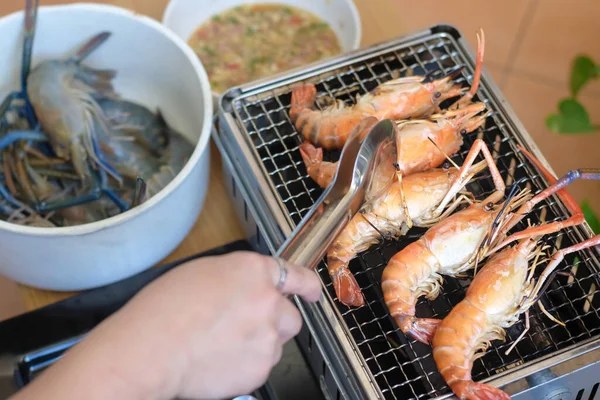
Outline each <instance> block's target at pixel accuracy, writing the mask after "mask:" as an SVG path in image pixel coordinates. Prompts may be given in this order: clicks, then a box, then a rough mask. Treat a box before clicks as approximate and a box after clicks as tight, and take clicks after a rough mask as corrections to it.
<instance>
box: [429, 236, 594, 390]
mask: <svg viewBox="0 0 600 400" xmlns="http://www.w3.org/2000/svg"><path fill="white" fill-rule="evenodd" d="M539 228H540V229H539V231H538V232H537V234H536V235H534V236H537V235H542V234H544V233H548V232H551V231H552V229H547V228H546V227H544V226H542V227H539ZM598 244H600V235H597V236H594V237H592V238H590V239H588V240H585V241H583V242H581V243H578V244H575V245H573V246H571V247H567V248H565V249H562V250H559V251H557V252H556V253H554V255H552V257H550V262H549V263H548V265H547V266H546V268H545V269H544V271H543V272H542V274H541V275H540V278H539V279H538V280H537V282H535V281H534V280H533V279H532V278H533V272H534V269H535V264H537V263H535V264H534V265H533V267H532V268H531V272H528V270H529V265H528V264H529V260H530V259H531V258H533V257H535V256H537V254H539V253H540V252H541V250H542V249H539V248H538V249H536V242H535V240H534V238H533V237H526V238H524V239H522V240H521V241H520V242H519V243H518V244H517V245H516V246H512V247H507V248H506V249H504V250H503V251H501V252H499V253H497V254H496V255H494V256H493V257H491V258H490V259H489V260H488V261H487V263H486V265H485V266H484V267H483V268H482V269H481V271H479V272H478V273H477V275H475V277H474V278H473V281H472V282H471V285H470V286H469V288H468V289H467V293H466V295H465V298H464V300H462V301H461V302H460V303H458V304H457V305H456V306H455V307H454V308H453V309H452V311H450V313H449V314H448V315H447V316H446V318H444V319H443V321H442V322H441V324H440V325H439V327H438V328H437V331H436V332H435V335H434V336H433V342H432V347H433V358H434V360H435V363H436V365H437V368H438V370H439V372H440V373H441V375H442V376H443V377H444V379H445V381H446V382H447V383H448V385H449V386H450V388H451V389H452V391H453V392H454V394H455V395H456V396H457V397H458V398H459V399H463V400H492V399H510V396H509V395H508V394H507V393H505V392H504V391H502V390H500V389H498V388H496V387H493V386H490V385H486V384H484V383H480V382H474V381H473V378H472V376H471V369H472V367H473V362H474V361H475V360H476V359H477V358H479V357H481V356H483V355H484V354H485V351H486V350H487V348H488V347H489V345H490V342H492V341H493V340H505V335H506V333H505V329H506V328H509V327H510V326H512V325H513V324H514V323H516V322H517V321H518V320H519V316H520V315H521V314H522V313H525V318H526V319H525V330H524V331H523V332H522V333H521V335H520V337H519V338H518V339H517V340H516V341H515V342H514V343H513V345H512V346H511V348H512V347H514V345H515V344H516V343H517V342H518V341H519V340H520V339H521V338H522V337H523V336H524V335H525V333H526V332H527V330H528V329H529V308H530V307H531V306H532V305H534V304H535V303H537V302H538V300H539V299H540V297H541V295H542V294H543V292H544V291H545V289H546V287H547V285H548V284H549V283H550V281H551V278H552V275H553V273H554V272H555V269H556V267H557V266H558V264H559V263H560V262H561V261H562V260H563V258H564V256H565V255H567V254H569V253H573V252H575V251H579V250H582V249H585V248H589V247H592V246H596V245H598ZM539 304H540V305H541V303H539ZM540 308H541V309H542V310H544V309H543V308H542V307H540ZM548 316H549V317H550V318H552V320H554V321H555V322H557V321H556V319H554V318H553V317H551V316H550V315H548ZM510 350H511V349H510V348H509V351H510Z"/></svg>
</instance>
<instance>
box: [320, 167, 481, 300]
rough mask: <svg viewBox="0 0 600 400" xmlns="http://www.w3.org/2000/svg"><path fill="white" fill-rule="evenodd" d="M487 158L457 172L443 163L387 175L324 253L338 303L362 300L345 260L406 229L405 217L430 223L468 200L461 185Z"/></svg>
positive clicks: (424, 225) (399, 234) (423, 225)
mask: <svg viewBox="0 0 600 400" xmlns="http://www.w3.org/2000/svg"><path fill="white" fill-rule="evenodd" d="M488 162H489V161H488V160H483V161H481V162H479V163H477V164H474V165H473V164H472V163H471V165H469V166H468V167H467V168H462V169H461V170H459V169H458V168H455V167H452V168H450V167H444V168H439V169H431V170H428V171H423V172H417V173H414V174H412V175H409V176H407V177H405V178H404V180H403V182H399V181H397V180H395V179H393V180H391V183H389V184H388V186H387V187H386V188H385V191H381V193H382V194H381V195H379V196H378V197H376V198H375V199H373V200H372V201H370V202H366V203H365V205H364V206H363V208H362V209H361V211H360V212H359V213H358V214H356V215H355V216H354V217H353V218H352V220H350V222H349V223H348V225H346V227H344V229H343V230H342V232H341V233H340V234H339V235H338V236H337V237H336V238H335V240H334V242H333V243H332V245H331V246H330V248H329V249H328V251H327V266H328V271H329V275H330V276H331V279H332V282H333V286H334V289H335V292H336V295H337V297H338V299H339V300H340V302H341V303H343V304H345V305H347V306H356V307H358V306H361V305H363V304H364V300H363V297H362V294H361V290H360V287H359V285H358V283H357V282H356V279H355V278H354V276H353V275H352V273H351V272H350V270H349V269H348V264H349V263H350V260H352V259H353V258H354V257H356V255H357V254H358V253H360V252H362V251H365V250H367V249H368V248H369V247H370V246H372V245H373V244H375V243H377V242H378V241H379V240H380V239H381V238H382V237H397V236H401V235H404V234H406V232H407V231H408V229H410V226H408V223H407V221H408V220H410V221H412V222H413V223H414V225H416V226H419V227H430V226H432V225H434V224H436V223H438V222H439V221H440V220H443V219H445V218H447V217H448V215H450V214H451V213H452V212H453V211H454V210H455V209H456V208H457V207H459V206H460V205H462V204H463V203H465V202H467V203H470V202H471V200H469V199H468V195H466V194H464V193H462V192H461V191H462V188H463V187H464V186H465V185H466V184H467V183H468V182H469V181H470V180H471V179H472V178H473V176H474V175H475V174H477V173H479V172H480V171H482V170H483V169H484V168H485V166H486V164H487V163H488ZM386 178H387V176H386ZM382 186H383V185H380V187H382ZM459 193H460V194H459ZM457 195H458V196H457Z"/></svg>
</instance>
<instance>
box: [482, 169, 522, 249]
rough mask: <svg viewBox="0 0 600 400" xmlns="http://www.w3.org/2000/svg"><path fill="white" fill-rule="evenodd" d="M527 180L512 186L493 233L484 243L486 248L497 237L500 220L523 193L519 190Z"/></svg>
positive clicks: (494, 223) (494, 225)
mask: <svg viewBox="0 0 600 400" xmlns="http://www.w3.org/2000/svg"><path fill="white" fill-rule="evenodd" d="M526 179H527V178H525V177H523V178H521V179H519V180H518V181H516V182H515V183H514V184H513V185H512V187H511V189H510V192H509V193H508V196H506V200H505V201H504V204H503V205H502V208H501V209H500V212H499V213H498V215H496V218H495V219H494V222H493V223H492V229H491V233H490V235H488V238H487V241H486V242H484V243H485V246H490V244H491V243H492V239H493V238H494V237H495V236H496V234H497V232H498V229H499V228H500V219H501V218H503V217H504V215H505V212H506V210H507V209H508V206H509V205H510V204H511V202H512V201H513V199H515V198H518V194H519V193H522V192H520V191H519V190H518V189H519V183H521V182H523V181H525V180H526ZM521 195H522V196H524V194H521Z"/></svg>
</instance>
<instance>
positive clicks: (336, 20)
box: [162, 0, 361, 104]
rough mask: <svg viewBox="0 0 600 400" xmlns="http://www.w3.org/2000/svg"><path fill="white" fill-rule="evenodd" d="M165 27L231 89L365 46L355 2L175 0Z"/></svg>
mask: <svg viewBox="0 0 600 400" xmlns="http://www.w3.org/2000/svg"><path fill="white" fill-rule="evenodd" d="M162 23H163V24H164V25H165V26H166V27H167V28H168V29H170V30H172V31H173V32H174V33H175V34H176V35H178V36H179V37H181V38H182V39H183V40H185V41H186V42H187V43H188V45H189V46H190V47H192V50H194V52H195V53H196V54H197V55H198V57H199V58H200V60H201V62H202V64H203V65H204V67H205V69H206V71H207V73H208V76H209V80H210V83H211V88H212V92H213V96H214V101H215V104H216V103H217V101H218V98H219V96H220V95H221V94H222V93H223V92H225V91H226V90H227V89H229V88H232V87H235V86H238V85H240V84H243V83H246V82H251V81H254V80H257V79H262V78H266V77H268V76H270V75H275V74H277V73H280V72H283V71H286V70H289V69H293V68H297V67H301V66H304V65H306V64H309V63H311V62H314V61H317V60H320V59H323V58H327V57H330V56H335V55H338V54H340V53H345V52H349V51H353V50H356V49H358V48H359V47H360V41H361V22H360V16H359V13H358V10H357V9H356V6H355V5H354V3H353V1H352V0H327V1H326V0H250V1H243V0H171V1H170V2H169V3H168V5H167V8H166V9H165V13H164V15H163V20H162Z"/></svg>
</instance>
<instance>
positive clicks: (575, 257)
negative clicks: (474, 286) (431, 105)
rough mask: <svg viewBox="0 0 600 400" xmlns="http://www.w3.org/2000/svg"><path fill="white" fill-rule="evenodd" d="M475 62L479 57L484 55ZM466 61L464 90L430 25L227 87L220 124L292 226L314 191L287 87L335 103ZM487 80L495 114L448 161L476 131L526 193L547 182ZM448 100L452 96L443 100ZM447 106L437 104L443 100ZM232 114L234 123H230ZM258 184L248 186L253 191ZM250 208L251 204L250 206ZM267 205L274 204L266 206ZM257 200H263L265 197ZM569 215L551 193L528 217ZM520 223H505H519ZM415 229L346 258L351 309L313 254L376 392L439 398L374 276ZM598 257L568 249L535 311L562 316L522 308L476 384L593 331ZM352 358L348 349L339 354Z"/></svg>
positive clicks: (559, 237)
mask: <svg viewBox="0 0 600 400" xmlns="http://www.w3.org/2000/svg"><path fill="white" fill-rule="evenodd" d="M484 64H485V61H484ZM459 65H460V66H465V68H464V69H463V75H462V76H461V77H460V79H457V82H460V83H462V84H463V85H464V86H465V87H467V86H468V85H469V84H470V82H471V79H472V74H473V62H472V58H471V57H468V56H467V55H466V51H465V50H464V45H459V43H458V42H457V40H456V38H455V35H454V36H453V35H452V34H448V33H447V32H435V31H434V32H431V33H430V34H428V35H423V36H420V37H418V38H415V39H414V40H412V41H411V40H409V39H407V40H404V41H402V42H399V43H396V44H395V45H389V46H387V47H383V48H376V49H374V50H373V51H371V52H367V53H366V54H361V55H360V56H357V57H354V58H351V57H349V58H348V60H346V62H338V63H337V64H333V65H324V66H322V67H321V68H315V69H312V70H310V71H308V72H306V73H302V74H299V73H296V74H292V75H291V77H288V78H287V79H280V80H278V81H274V82H270V83H269V84H264V85H258V86H256V87H255V88H254V89H253V88H250V89H248V90H247V91H246V92H245V93H238V92H235V91H234V92H232V93H230V94H229V96H230V97H229V98H230V100H227V101H228V104H229V107H230V109H229V110H228V111H227V113H228V115H229V116H230V119H229V124H230V125H232V126H233V125H235V127H236V128H235V129H237V130H239V132H241V135H242V136H243V141H245V142H246V144H247V145H248V147H249V148H250V152H249V153H248V154H251V155H252V156H253V157H255V159H256V161H257V165H258V169H257V170H256V171H255V173H260V174H263V175H264V177H266V179H265V182H267V184H268V186H269V188H270V190H271V191H272V193H273V194H274V195H275V198H276V204H277V205H279V206H280V207H281V210H282V214H283V215H284V216H285V219H286V222H287V223H288V224H289V225H290V226H292V227H293V226H295V225H296V224H298V223H299V222H300V220H301V219H302V217H303V216H304V215H305V214H306V213H307V212H308V211H309V210H310V208H311V207H312V205H313V204H314V202H315V201H316V200H317V198H318V197H319V196H320V195H321V193H322V189H321V188H320V187H319V186H318V185H317V184H316V183H314V182H313V181H312V180H311V178H309V177H308V175H307V173H306V168H305V166H304V163H303V161H302V158H301V156H300V153H299V150H298V146H299V145H300V144H301V143H302V142H303V140H304V139H303V138H302V136H301V134H299V133H298V132H297V130H296V128H295V127H294V125H293V124H292V123H291V121H290V118H289V107H290V98H291V90H292V87H293V86H294V85H295V84H298V83H300V82H312V83H314V84H315V85H316V87H317V93H318V100H317V102H316V103H317V107H320V108H322V107H324V105H325V104H326V103H327V100H328V99H339V100H342V101H345V102H346V103H347V104H352V103H353V102H354V101H355V98H356V95H357V94H361V95H362V94H364V93H366V92H368V91H370V90H372V89H373V88H375V87H376V86H377V85H379V84H381V83H383V82H385V81H388V80H390V79H393V78H396V77H399V76H406V75H413V74H419V75H420V74H424V73H430V74H432V75H433V77H440V76H442V75H444V74H446V73H448V72H449V71H450V70H453V69H454V68H456V67H457V66H459ZM496 90H497V89H496V88H495V86H491V85H490V80H489V78H488V77H487V74H486V75H484V76H483V79H482V82H481V85H480V88H479V90H478V93H477V95H476V97H475V99H474V101H483V102H484V103H486V105H487V107H488V109H489V110H492V111H493V113H492V114H491V115H490V116H489V118H488V119H487V121H486V123H485V125H484V127H483V128H481V129H479V130H476V131H475V132H473V133H472V134H467V135H465V136H464V144H463V146H462V147H461V149H460V151H459V152H458V153H457V154H456V155H454V156H453V157H452V159H453V161H454V162H456V163H457V164H458V165H461V164H462V162H463V160H464V157H465V156H466V154H467V153H468V151H469V149H470V147H471V145H472V143H473V141H474V140H475V139H476V138H481V139H483V140H484V141H485V142H486V144H487V145H488V147H489V148H490V150H492V151H493V155H494V158H495V160H496V163H497V166H498V169H499V170H500V172H501V174H502V177H503V179H504V180H505V182H506V183H507V189H510V188H511V185H518V186H519V188H521V189H523V188H526V187H527V188H529V189H531V191H532V192H533V193H534V194H535V193H538V192H539V191H541V190H543V189H544V188H546V187H547V186H548V182H547V181H546V180H545V179H544V178H543V176H540V174H539V172H538V171H537V170H536V169H535V168H534V167H533V166H531V164H529V163H528V162H527V160H526V159H525V158H524V157H523V156H522V155H521V154H520V153H518V152H517V150H516V149H517V147H516V145H517V144H521V145H522V146H524V147H526V148H529V149H531V142H530V141H529V140H528V136H527V134H526V133H523V132H522V129H519V128H520V126H518V125H517V123H516V122H515V120H514V118H511V115H510V114H509V113H508V112H507V111H506V109H505V108H504V107H502V106H501V104H500V103H499V102H498V100H497V93H496ZM454 100H455V99H450V100H448V101H447V102H446V103H450V102H452V101H454ZM444 106H445V104H442V107H444ZM232 121H235V122H232ZM338 157H339V151H334V152H326V154H324V158H325V159H326V160H332V161H335V160H337V158H338ZM467 189H468V190H470V191H471V192H472V193H473V194H474V195H475V197H476V198H477V199H478V200H482V199H484V198H485V197H486V196H487V195H489V194H490V193H491V192H492V191H493V189H494V186H493V182H492V180H491V176H490V175H489V173H488V171H487V170H486V171H484V172H483V173H480V174H479V175H478V179H476V180H475V181H473V182H472V183H471V184H469V185H468V186H467ZM255 190H256V189H255ZM259 203H260V201H259ZM272 204H275V203H272ZM263 207H268V205H265V204H263ZM569 215H570V214H569V213H568V211H567V209H566V208H565V206H564V204H563V203H562V202H561V201H560V199H559V198H557V196H551V197H550V198H548V199H547V200H546V201H544V202H542V203H540V204H539V205H538V206H537V207H536V208H535V209H534V211H533V212H531V213H530V214H529V215H528V218H529V222H531V223H541V222H544V221H545V222H550V221H556V220H561V219H564V218H566V217H568V216H569ZM527 223H528V221H527V219H524V220H523V222H522V223H520V224H519V225H518V226H516V227H515V228H514V229H513V232H514V231H518V230H522V229H523V228H525V227H526V226H527V225H526V224H527ZM423 232H425V229H418V228H413V229H411V230H410V231H409V233H408V234H407V235H406V236H404V237H402V238H401V239H399V240H382V241H381V242H380V244H379V245H375V246H372V248H371V249H369V250H368V251H366V252H364V253H361V254H359V256H358V257H357V258H355V259H354V260H353V261H352V262H351V263H350V269H351V271H352V272H353V273H354V275H355V277H356V279H357V281H358V283H359V285H360V287H361V289H362V293H363V296H364V299H365V305H364V306H362V307H360V308H348V307H346V306H345V305H343V304H341V303H339V302H338V301H337V299H336V296H335V291H334V290H333V286H332V284H331V281H330V278H329V275H328V273H327V266H326V262H325V261H323V262H322V263H321V264H320V265H319V267H318V272H319V274H320V277H321V280H322V282H323V285H324V287H325V288H326V290H327V293H328V298H327V300H328V301H329V302H330V303H331V304H332V305H333V308H334V309H335V310H336V315H337V318H339V319H340V324H341V325H342V326H343V327H344V330H345V331H346V333H347V334H348V336H349V337H350V341H351V342H352V345H353V347H354V349H355V350H356V357H357V358H358V359H359V360H360V363H361V364H362V365H364V366H366V368H365V369H366V371H367V374H368V375H369V377H370V378H371V379H372V381H373V383H374V385H375V386H376V388H377V391H378V392H379V393H380V395H382V396H383V398H386V399H421V398H435V397H440V396H446V395H448V394H449V393H450V389H449V388H448V386H447V385H446V384H445V382H444V380H443V379H442V377H441V375H440V374H439V372H438V371H437V369H436V366H435V363H434V361H433V357H432V353H431V348H430V347H429V346H426V345H423V344H421V343H419V342H416V341H415V340H413V339H410V338H407V337H406V336H405V335H404V334H403V333H402V332H401V331H400V330H399V329H398V327H397V325H396V324H395V323H394V321H393V319H392V318H391V317H390V316H389V314H388V311H387V308H386V306H385V303H384V301H383V295H382V291H381V287H380V283H381V274H382V271H383V268H384V267H385V265H386V263H387V261H388V260H389V259H390V258H391V257H392V256H393V255H394V254H395V253H397V252H398V251H400V250H401V249H402V248H404V247H405V246H406V245H407V244H409V243H411V242H413V241H415V240H416V239H417V238H419V237H420V235H422V234H423ZM589 236H590V230H589V227H588V226H587V225H583V226H580V227H575V228H569V229H565V230H563V231H561V232H559V233H557V234H552V235H547V236H546V237H545V238H544V239H543V240H544V241H545V244H547V245H548V246H550V247H549V248H548V250H547V251H548V252H554V251H556V250H557V249H559V248H564V247H566V246H569V245H571V244H574V243H576V242H579V241H581V240H583V239H585V238H588V237H589ZM598 266H599V263H598V252H597V251H596V250H595V249H589V250H584V251H581V252H577V253H573V254H571V255H569V256H567V257H566V258H565V260H564V261H563V263H562V264H561V267H560V268H559V269H560V270H561V271H563V272H569V273H570V275H569V276H561V275H557V276H556V277H555V278H554V280H553V281H552V283H551V285H550V287H549V288H548V289H547V290H546V292H545V294H544V296H543V297H542V303H543V305H544V307H545V309H546V310H547V311H548V312H549V313H550V314H552V315H553V316H554V317H556V318H558V319H559V320H560V321H562V322H563V323H564V326H561V325H560V324H558V323H556V322H553V321H552V320H550V319H549V318H548V317H546V316H545V315H544V314H542V313H541V312H540V310H539V308H538V307H537V306H536V307H533V308H532V309H531V310H530V314H531V316H530V324H531V328H530V330H529V331H528V332H527V333H526V334H525V337H524V338H523V339H522V340H521V341H520V342H519V343H518V344H517V345H516V347H515V348H514V350H513V351H512V352H511V353H510V354H508V355H507V354H505V352H506V350H507V349H508V348H509V347H510V346H511V344H512V343H513V341H514V340H515V339H516V338H517V337H518V336H519V335H520V334H521V332H522V331H523V330H524V322H523V318H521V321H519V322H518V323H516V324H515V325H514V326H513V327H512V328H510V329H508V331H507V341H506V342H504V343H501V342H494V343H492V345H491V346H490V348H489V349H488V351H487V352H486V354H485V355H484V356H483V357H481V358H479V359H478V360H477V361H476V362H475V364H474V367H473V379H474V380H475V381H490V380H492V379H493V378H495V377H497V376H499V374H502V373H504V372H505V371H508V370H514V369H515V368H517V367H519V366H521V365H523V364H525V363H528V362H532V361H534V360H538V359H540V358H542V357H544V356H548V355H549V354H552V353H555V352H558V351H564V350H566V349H569V348H572V347H573V346H574V345H577V344H581V343H584V342H586V341H590V340H595V339H597V337H598V335H599V334H600V314H599V312H598V310H599V309H600V295H598V291H599V290H600V273H599V268H598ZM542 268H543V266H540V267H538V270H541V269H542ZM469 282H470V278H467V279H455V278H446V279H445V282H444V285H443V288H442V292H441V294H440V295H439V296H438V298H437V299H435V300H433V301H429V300H426V299H425V298H422V299H421V300H420V301H419V302H418V304H417V308H416V315H417V316H419V317H430V318H443V317H444V316H445V315H447V314H448V312H449V311H450V310H451V309H452V307H453V306H454V305H456V304H457V303H458V302H459V301H461V300H462V299H463V297H464V294H465V291H466V289H467V288H468V285H469ZM346 356H348V357H353V356H352V355H346Z"/></svg>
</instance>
